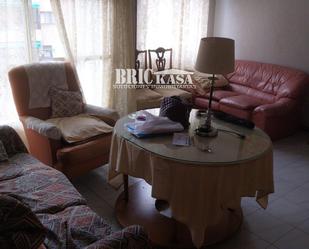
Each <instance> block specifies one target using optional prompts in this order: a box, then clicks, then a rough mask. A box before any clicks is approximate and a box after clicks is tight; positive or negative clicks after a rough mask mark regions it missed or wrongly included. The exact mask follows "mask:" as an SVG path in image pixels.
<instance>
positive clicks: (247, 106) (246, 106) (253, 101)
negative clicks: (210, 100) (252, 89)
mask: <svg viewBox="0 0 309 249" xmlns="http://www.w3.org/2000/svg"><path fill="white" fill-rule="evenodd" d="M219 103H220V105H221V104H224V105H227V106H231V107H235V108H239V109H243V110H253V109H254V108H255V107H257V106H259V105H263V103H265V102H263V100H260V99H258V98H255V97H252V96H248V95H237V96H231V97H227V98H223V99H221V100H220V102H219Z"/></svg>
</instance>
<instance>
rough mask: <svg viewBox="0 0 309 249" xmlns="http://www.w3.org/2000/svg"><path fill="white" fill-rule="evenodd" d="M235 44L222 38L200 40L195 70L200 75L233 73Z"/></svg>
mask: <svg viewBox="0 0 309 249" xmlns="http://www.w3.org/2000/svg"><path fill="white" fill-rule="evenodd" d="M234 64H235V42H234V40H232V39H228V38H222V37H206V38H202V39H201V42H200V47H199V50H198V54H197V59H196V63H195V69H196V70H197V71H199V72H201V73H208V74H228V73H231V72H233V71H234Z"/></svg>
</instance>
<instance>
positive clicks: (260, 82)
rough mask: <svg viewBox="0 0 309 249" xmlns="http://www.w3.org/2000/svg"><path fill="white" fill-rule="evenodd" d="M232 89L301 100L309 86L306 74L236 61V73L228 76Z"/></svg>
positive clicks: (261, 95) (289, 69)
mask: <svg viewBox="0 0 309 249" xmlns="http://www.w3.org/2000/svg"><path fill="white" fill-rule="evenodd" d="M227 78H228V80H229V81H230V83H231V87H232V88H233V89H234V90H235V91H238V92H242V93H244V92H245V93H246V94H249V95H254V96H260V97H261V98H263V99H265V100H268V101H271V99H272V98H274V100H275V99H279V98H292V99H297V98H299V97H300V96H301V95H302V94H303V92H304V90H305V89H306V87H307V86H308V85H309V77H308V75H307V74H306V73H304V72H302V71H300V70H296V69H292V68H288V67H284V66H279V65H274V64H268V63H260V62H254V61H245V60H236V61H235V71H234V72H233V73H231V74H229V75H227Z"/></svg>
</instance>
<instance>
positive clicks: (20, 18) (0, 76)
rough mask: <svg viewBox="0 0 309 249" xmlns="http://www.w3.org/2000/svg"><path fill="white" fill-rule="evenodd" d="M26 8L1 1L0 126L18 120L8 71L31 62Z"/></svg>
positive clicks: (14, 2)
mask: <svg viewBox="0 0 309 249" xmlns="http://www.w3.org/2000/svg"><path fill="white" fill-rule="evenodd" d="M26 6H27V5H26ZM26 6H25V4H24V1H23V0H15V1H14V0H11V1H3V0H0V108H1V111H0V124H3V123H10V122H13V121H15V120H17V113H16V109H15V105H14V103H13V98H12V94H11V89H10V84H9V80H8V71H9V70H10V69H11V68H13V67H15V66H17V65H20V64H24V63H27V62H29V60H30V58H29V54H30V53H29V49H28V41H27V39H28V34H27V30H26V27H27V23H26V20H27V19H26V12H27V9H26Z"/></svg>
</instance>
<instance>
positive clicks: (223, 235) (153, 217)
mask: <svg viewBox="0 0 309 249" xmlns="http://www.w3.org/2000/svg"><path fill="white" fill-rule="evenodd" d="M128 194H129V198H128V200H127V201H126V200H125V193H122V194H121V195H120V196H119V197H118V199H117V202H116V207H115V209H116V217H117V219H118V222H119V223H120V224H121V225H122V226H123V227H126V226H130V225H134V224H138V225H141V226H143V227H144V228H145V229H146V230H147V232H148V235H149V237H150V240H151V241H152V242H153V243H154V245H156V246H158V247H168V248H194V245H193V243H192V240H191V235H190V232H189V230H188V228H187V227H186V226H185V225H184V224H182V223H180V222H178V221H176V220H175V219H173V218H168V217H166V216H164V215H162V214H160V213H159V212H158V210H157V209H156V207H155V199H154V198H152V197H151V186H150V185H148V184H147V183H146V182H144V181H141V182H139V183H136V184H134V185H133V186H131V187H130V188H129V189H128ZM242 218H243V216H242V210H241V208H239V209H237V210H226V215H224V219H222V222H220V224H217V225H216V226H213V227H209V228H208V229H207V230H206V231H205V234H206V236H205V246H207V245H211V244H214V243H217V242H220V241H223V240H225V239H227V238H229V237H230V236H231V235H233V234H234V233H235V232H236V231H237V230H238V229H239V227H240V225H241V223H242Z"/></svg>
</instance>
